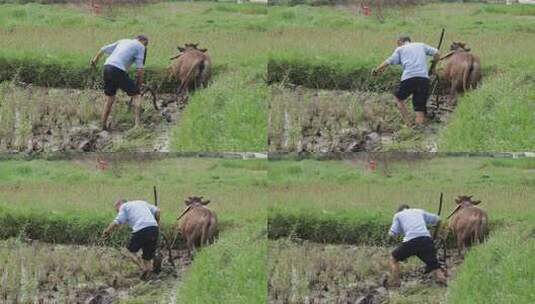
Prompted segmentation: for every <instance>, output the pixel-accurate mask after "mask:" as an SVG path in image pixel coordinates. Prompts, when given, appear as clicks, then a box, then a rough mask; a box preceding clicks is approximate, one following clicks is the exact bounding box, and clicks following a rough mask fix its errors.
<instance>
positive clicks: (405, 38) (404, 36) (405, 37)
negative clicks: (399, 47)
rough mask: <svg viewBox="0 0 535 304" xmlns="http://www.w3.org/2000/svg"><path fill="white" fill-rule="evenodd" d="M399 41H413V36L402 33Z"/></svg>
mask: <svg viewBox="0 0 535 304" xmlns="http://www.w3.org/2000/svg"><path fill="white" fill-rule="evenodd" d="M398 41H401V42H411V37H409V36H407V35H401V36H399V37H398Z"/></svg>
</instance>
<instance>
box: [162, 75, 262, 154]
mask: <svg viewBox="0 0 535 304" xmlns="http://www.w3.org/2000/svg"><path fill="white" fill-rule="evenodd" d="M266 90H267V89H266V85H265V84H264V83H262V81H261V80H259V79H257V77H250V76H246V74H244V73H229V74H225V75H221V76H218V77H217V78H216V79H215V80H214V82H213V83H212V85H211V86H210V87H208V88H207V89H205V90H203V91H202V92H198V93H195V94H194V95H193V96H191V98H190V99H189V101H188V106H187V108H186V110H185V111H184V112H182V113H181V118H180V119H179V122H178V124H177V125H176V127H175V128H173V130H172V135H171V146H172V150H176V151H264V150H265V149H266V145H267V143H266V134H267V119H266V113H267V109H266V107H267V104H266V98H267V93H266Z"/></svg>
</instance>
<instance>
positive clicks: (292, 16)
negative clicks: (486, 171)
mask: <svg viewBox="0 0 535 304" xmlns="http://www.w3.org/2000/svg"><path fill="white" fill-rule="evenodd" d="M370 7H371V10H372V15H371V16H365V15H364V14H363V13H362V12H361V9H360V7H359V3H353V2H348V3H347V4H346V5H342V4H341V5H332V6H308V5H295V6H272V7H270V9H269V17H270V22H272V23H274V24H276V28H275V29H274V30H273V31H272V34H273V35H275V36H276V37H277V39H276V45H274V47H273V48H272V50H271V52H270V56H269V63H268V79H269V80H270V81H271V82H272V83H275V84H277V85H278V86H281V85H282V87H283V88H284V90H285V91H284V93H282V94H281V93H280V91H281V90H280V89H279V88H277V87H276V89H275V90H273V92H274V93H273V96H274V97H273V98H272V100H271V103H272V104H271V107H270V127H269V132H270V133H269V136H270V149H271V151H289V152H299V151H301V150H302V149H303V148H302V147H301V146H299V145H297V146H295V145H293V144H292V141H291V140H290V141H287V140H286V139H287V138H292V137H293V138H296V137H297V138H298V141H302V142H309V141H310V135H309V132H310V131H311V129H312V131H314V130H316V129H319V130H318V132H317V133H318V135H317V136H316V137H319V139H315V141H316V142H317V143H314V145H313V147H311V148H306V151H307V152H315V151H318V150H322V149H324V148H323V146H324V144H323V142H324V141H327V142H328V143H332V146H334V147H332V148H330V149H329V150H330V151H340V150H341V151H347V150H348V152H358V151H374V150H375V151H377V150H381V151H392V150H393V151H427V152H435V151H457V152H466V151H479V152H485V151H531V150H533V148H534V147H533V142H535V141H534V140H533V132H532V131H533V130H534V129H535V125H534V123H535V118H534V116H533V113H535V112H534V107H535V98H534V96H535V95H534V89H533V88H534V87H535V86H534V80H533V77H532V76H531V75H533V73H534V71H535V62H534V60H533V56H531V52H529V51H528V50H532V49H534V48H535V46H534V45H533V43H534V41H535V40H534V39H533V37H534V34H535V33H534V31H533V29H534V28H535V11H534V10H533V6H530V5H513V6H504V5H502V4H485V3H428V4H424V5H401V6H390V7H388V6H387V7H384V8H383V14H382V15H383V17H384V18H383V19H379V18H378V17H377V14H376V13H377V12H376V7H375V6H374V5H371V6H370ZM443 28H444V29H445V37H444V42H443V45H442V48H441V51H442V53H446V52H448V51H449V47H450V44H451V43H452V42H453V41H463V42H466V43H467V45H468V47H470V48H471V52H472V53H473V54H474V55H476V56H479V57H480V59H481V65H482V72H483V81H482V85H481V86H480V87H479V88H478V89H476V90H473V91H470V92H468V93H466V94H464V96H462V97H461V98H460V100H459V102H458V103H457V106H453V105H451V104H449V102H448V98H449V92H448V91H447V85H446V86H442V84H441V85H439V86H438V89H437V90H436V92H437V94H438V98H437V97H436V96H432V97H431V99H430V100H429V103H428V106H432V107H431V108H428V110H429V111H430V112H431V114H432V117H431V126H430V128H429V129H428V132H424V133H421V132H409V131H408V130H405V129H404V128H403V127H401V126H398V127H397V128H396V129H395V130H388V129H386V130H382V129H377V128H371V129H370V128H369V127H368V126H366V125H364V126H363V125H362V124H363V123H366V122H367V121H372V122H374V123H375V125H378V124H380V123H381V122H384V121H385V120H386V121H389V120H391V119H392V118H391V117H390V116H389V115H388V114H390V113H391V112H393V113H394V114H397V113H396V112H397V109H396V107H395V104H394V103H393V101H394V99H393V96H392V95H391V92H392V91H393V89H394V88H395V86H396V84H397V82H398V79H399V77H400V74H401V71H400V69H399V68H390V70H389V71H387V73H385V74H384V75H381V76H379V77H373V76H371V70H372V69H373V68H375V67H376V66H378V65H379V64H380V63H382V62H383V61H384V60H385V59H386V58H387V57H388V56H390V54H391V53H392V52H393V50H394V49H395V47H396V44H395V42H396V39H397V37H398V36H399V35H401V34H405V35H409V36H410V37H411V38H412V41H418V42H425V43H427V44H429V45H431V46H435V47H436V46H437V44H438V41H439V37H440V33H441V29H443ZM444 66H445V61H444V62H442V63H441V64H439V65H438V74H439V75H441V73H442V72H441V71H442V70H443V69H444ZM303 87H304V88H305V91H306V90H308V91H309V92H308V93H306V92H305V94H303V93H302V91H303ZM340 90H343V91H345V92H346V93H345V94H339V91H340ZM381 92H383V93H385V92H386V93H387V94H386V95H385V97H384V98H382V99H381V101H383V102H384V103H385V104H387V105H388V106H389V108H390V110H389V111H385V113H383V114H382V113H375V115H373V116H371V117H367V119H360V120H357V123H354V120H355V117H359V115H361V114H360V113H362V112H363V111H365V110H366V105H367V103H368V102H370V103H371V102H375V101H376V99H377V98H375V97H370V98H369V100H363V99H362V96H363V95H365V96H366V95H368V96H373V95H374V94H377V93H381ZM281 95H282V96H284V97H283V98H281ZM389 95H390V97H388V96H389ZM348 96H349V97H348ZM318 98H319V99H323V102H329V101H330V102H331V103H332V104H333V107H335V108H336V109H337V110H336V111H335V112H334V113H332V112H333V111H331V110H330V109H329V111H327V110H326V109H317V103H318V102H317V100H316V99H318ZM367 101H368V102H367ZM410 107H411V106H409V108H410ZM437 107H438V109H437ZM310 116H312V118H309V117H310ZM396 116H398V117H399V114H397V115H396ZM323 117H332V119H333V120H339V121H340V125H334V126H333V125H332V124H329V123H326V124H324V125H318V126H316V125H314V126H312V127H311V126H310V124H311V123H310V122H311V121H312V122H314V121H319V120H321V119H323ZM333 133H336V136H332V134H333ZM347 133H351V134H354V133H364V134H365V135H368V134H372V133H375V134H372V136H374V137H376V136H377V135H378V136H380V137H383V139H384V140H383V142H382V143H380V144H379V145H374V148H373V149H369V148H366V147H361V146H359V145H358V143H359V140H355V141H354V142H355V144H354V145H352V146H350V147H349V148H351V149H348V147H347V146H346V145H345V144H344V143H342V144H337V139H338V138H339V137H344V136H345V135H346V134H347ZM333 137H334V138H333ZM353 138H356V139H360V137H359V136H356V135H353ZM285 141H286V143H287V144H286V145H284V143H285ZM294 141H295V139H294ZM281 142H282V144H281ZM422 143H423V144H422Z"/></svg>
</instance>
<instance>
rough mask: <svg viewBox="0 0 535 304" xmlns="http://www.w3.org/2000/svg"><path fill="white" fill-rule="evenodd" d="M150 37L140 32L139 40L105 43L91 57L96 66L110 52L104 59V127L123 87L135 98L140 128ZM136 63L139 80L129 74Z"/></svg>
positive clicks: (137, 121) (134, 102) (136, 118)
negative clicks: (142, 86) (131, 66)
mask: <svg viewBox="0 0 535 304" xmlns="http://www.w3.org/2000/svg"><path fill="white" fill-rule="evenodd" d="M148 44H149V39H148V38H147V37H146V36H144V35H139V36H137V37H136V38H135V39H121V40H119V41H117V42H115V43H112V44H109V45H105V46H103V47H102V48H101V49H100V50H99V51H98V52H97V54H96V55H95V57H93V59H91V65H93V66H96V64H97V63H98V61H99V59H100V57H102V55H103V54H107V55H109V57H108V58H107V59H106V62H104V94H105V95H106V105H105V107H104V111H103V112H102V128H103V129H104V130H106V129H107V127H108V125H107V121H108V116H109V115H110V112H111V107H112V106H113V103H114V101H115V94H116V93H117V89H121V90H123V91H124V92H126V94H128V96H130V97H132V100H133V104H134V114H135V123H136V127H137V126H139V122H140V115H141V96H140V88H141V85H142V84H143V73H144V72H143V71H144V68H143V66H144V63H145V55H146V47H147V45H148ZM134 62H135V64H136V81H135V82H134V81H133V80H132V79H130V77H128V69H129V68H130V65H132V63H134Z"/></svg>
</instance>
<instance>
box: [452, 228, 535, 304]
mask: <svg viewBox="0 0 535 304" xmlns="http://www.w3.org/2000/svg"><path fill="white" fill-rule="evenodd" d="M534 231H535V230H534V225H533V222H532V223H530V224H529V225H522V226H520V227H517V228H515V229H508V230H505V231H501V232H499V233H496V234H494V235H493V236H492V238H491V239H490V240H489V242H488V243H486V244H485V245H484V246H480V247H477V248H475V249H473V250H471V251H470V252H469V253H468V255H467V256H466V259H465V262H464V264H463V265H462V266H461V267H460V269H459V274H458V276H457V279H456V280H455V281H453V283H452V284H451V286H450V288H449V292H448V303H456V304H457V303H458V304H465V303H466V304H468V303H474V304H480V303H481V304H482V303H492V304H502V303H503V304H505V303H519V304H528V303H533V302H534V301H535V293H534V292H533V288H532V286H533V284H535V261H534V260H533V258H532V255H533V250H535V240H534V239H533V233H534Z"/></svg>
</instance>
